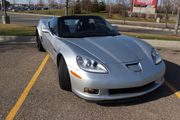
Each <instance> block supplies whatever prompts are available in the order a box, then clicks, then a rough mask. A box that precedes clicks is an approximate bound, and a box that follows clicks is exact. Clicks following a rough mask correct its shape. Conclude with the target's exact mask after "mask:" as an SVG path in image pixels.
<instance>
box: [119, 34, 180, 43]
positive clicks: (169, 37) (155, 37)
mask: <svg viewBox="0 0 180 120" xmlns="http://www.w3.org/2000/svg"><path fill="white" fill-rule="evenodd" d="M122 34H124V35H129V36H131V37H137V38H141V39H152V40H168V41H180V36H173V35H157V34H140V33H130V32H123V33H122Z"/></svg>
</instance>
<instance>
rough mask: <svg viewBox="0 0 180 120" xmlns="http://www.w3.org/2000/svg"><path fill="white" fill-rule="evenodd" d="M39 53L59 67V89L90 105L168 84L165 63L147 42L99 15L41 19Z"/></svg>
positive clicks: (146, 91)
mask: <svg viewBox="0 0 180 120" xmlns="http://www.w3.org/2000/svg"><path fill="white" fill-rule="evenodd" d="M36 37H37V47H38V49H39V51H47V52H48V53H49V54H50V56H51V58H52V59H53V61H54V62H55V63H56V64H57V67H58V73H59V85H60V87H61V88H62V89H63V90H69V91H73V92H74V93H75V94H76V95H78V96H79V97H81V98H84V99H86V100H90V101H102V100H115V99H124V98H131V97H136V96H141V95H144V94H147V93H149V92H151V91H153V90H155V89H156V88H158V87H160V86H161V85H162V84H163V82H164V73H165V64H164V62H163V61H162V59H161V57H160V55H159V53H158V52H157V50H156V49H154V48H153V47H152V46H151V45H149V44H148V43H146V42H144V41H142V40H139V39H137V38H132V37H128V36H125V35H121V34H119V33H118V32H117V30H115V29H114V27H112V26H111V24H109V23H108V22H107V21H106V20H104V19H102V18H101V17H98V16H64V17H53V18H52V19H41V20H40V21H39V24H38V26H37V30H36Z"/></svg>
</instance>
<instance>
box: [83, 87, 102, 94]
mask: <svg viewBox="0 0 180 120" xmlns="http://www.w3.org/2000/svg"><path fill="white" fill-rule="evenodd" d="M84 92H87V93H90V94H98V93H99V90H98V89H93V88H84Z"/></svg>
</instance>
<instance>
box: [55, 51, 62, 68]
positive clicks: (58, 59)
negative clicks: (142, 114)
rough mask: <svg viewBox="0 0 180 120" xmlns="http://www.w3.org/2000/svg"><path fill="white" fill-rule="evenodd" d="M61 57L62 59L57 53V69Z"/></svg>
mask: <svg viewBox="0 0 180 120" xmlns="http://www.w3.org/2000/svg"><path fill="white" fill-rule="evenodd" d="M61 57H63V55H62V54H61V53H58V55H57V58H56V64H57V67H59V61H60V59H61Z"/></svg>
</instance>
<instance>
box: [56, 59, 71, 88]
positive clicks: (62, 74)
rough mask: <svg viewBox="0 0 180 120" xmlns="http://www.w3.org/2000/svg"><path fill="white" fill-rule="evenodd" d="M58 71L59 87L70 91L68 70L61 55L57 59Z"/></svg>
mask: <svg viewBox="0 0 180 120" xmlns="http://www.w3.org/2000/svg"><path fill="white" fill-rule="evenodd" d="M58 73H59V85H60V88H61V89H63V90H67V91H71V81H70V77H69V72H68V68H67V65H66V62H65V60H64V58H63V57H61V58H60V61H59V68H58Z"/></svg>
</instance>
